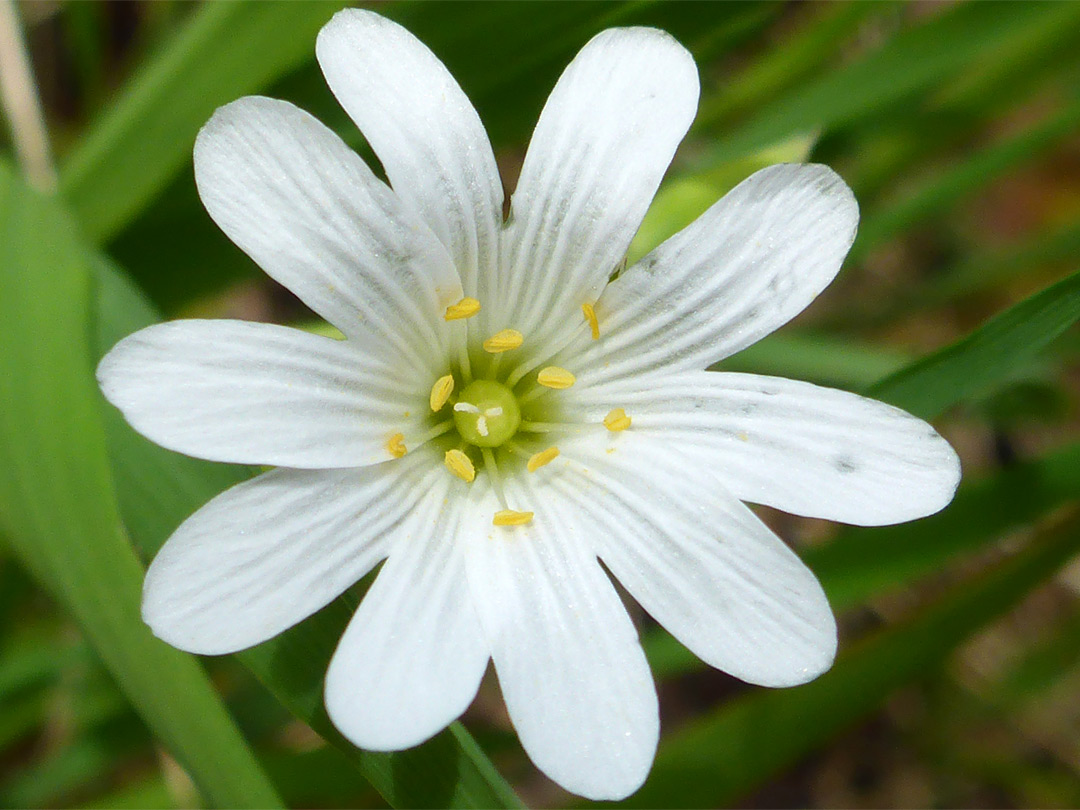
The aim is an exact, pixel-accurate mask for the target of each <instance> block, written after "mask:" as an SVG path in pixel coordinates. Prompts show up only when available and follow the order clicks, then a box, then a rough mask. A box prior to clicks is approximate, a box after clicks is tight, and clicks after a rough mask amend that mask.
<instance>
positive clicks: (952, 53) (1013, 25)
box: [706, 3, 1067, 164]
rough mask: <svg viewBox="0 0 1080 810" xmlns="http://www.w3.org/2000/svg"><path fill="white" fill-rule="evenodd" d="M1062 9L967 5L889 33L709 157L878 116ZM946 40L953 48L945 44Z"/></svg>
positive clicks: (717, 159) (796, 91)
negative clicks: (879, 42)
mask: <svg viewBox="0 0 1080 810" xmlns="http://www.w3.org/2000/svg"><path fill="white" fill-rule="evenodd" d="M1064 5H1067V4H1064ZM1061 13H1062V12H1061V10H1060V7H1058V6H1057V5H1056V4H1053V3H1046V4H1044V3H963V4H959V5H956V6H953V7H951V8H948V9H946V10H944V11H941V12H940V13H938V14H936V15H933V16H931V17H929V18H928V19H926V21H925V22H922V23H920V24H918V25H916V26H914V27H912V28H910V29H908V30H905V31H901V32H900V33H898V34H896V35H895V36H893V37H890V38H888V39H887V40H886V41H885V44H884V45H882V46H881V47H880V48H878V49H877V50H874V51H872V52H870V53H868V54H866V55H865V56H863V57H862V58H860V59H858V60H856V61H854V62H852V63H850V64H847V65H844V66H842V67H840V68H837V69H836V70H834V71H832V72H830V73H828V74H826V75H825V76H822V77H821V78H818V79H815V80H812V81H808V82H806V83H804V84H802V85H800V86H797V87H795V88H792V89H791V90H790V91H789V92H788V93H787V94H785V95H784V96H782V97H781V98H779V99H778V100H776V101H775V102H773V103H772V104H770V105H768V106H766V107H765V108H764V109H762V111H761V112H760V113H759V114H758V115H757V116H755V117H754V118H752V119H751V120H749V121H748V122H747V123H746V124H745V125H743V126H742V127H740V128H739V129H737V130H736V131H735V132H734V133H733V134H732V135H730V136H729V137H727V138H725V139H723V140H722V141H721V142H720V143H718V144H717V145H716V147H715V148H714V149H713V150H711V151H710V152H709V153H708V155H707V158H706V160H707V162H709V163H710V164H711V163H722V162H725V161H728V160H732V159H734V158H737V157H741V156H743V155H746V154H749V153H751V152H754V151H756V150H758V149H761V148H762V147H765V146H768V145H769V144H772V143H776V142H778V141H781V140H784V139H785V138H789V137H791V136H793V135H797V134H800V133H806V132H814V131H819V130H827V129H831V128H834V127H837V126H840V125H843V124H847V123H850V122H853V121H857V120H860V119H867V118H870V117H873V116H876V115H879V114H881V113H882V112H884V111H886V110H887V109H888V108H889V107H890V106H893V105H896V104H897V103H899V102H901V101H903V100H905V99H907V98H908V97H910V96H912V95H914V94H919V93H924V92H927V91H929V90H932V89H935V88H936V87H937V86H939V85H940V84H941V82H943V81H944V80H945V79H946V78H947V77H950V76H952V75H954V74H956V73H957V72H959V71H960V70H961V69H963V68H966V67H967V66H968V65H970V64H971V63H972V62H974V61H976V60H979V59H982V58H984V57H985V56H986V55H988V54H991V53H993V52H994V51H995V50H996V49H998V48H1000V47H1002V46H1003V45H1004V44H1005V43H1007V42H1009V41H1011V40H1014V39H1017V38H1020V37H1025V36H1027V32H1028V30H1029V29H1030V28H1031V27H1033V26H1039V27H1041V26H1042V25H1043V24H1044V22H1045V20H1046V19H1047V18H1048V17H1052V16H1055V15H1060V14H1061ZM943 42H947V43H949V47H942V43H943Z"/></svg>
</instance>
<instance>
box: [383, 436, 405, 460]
mask: <svg viewBox="0 0 1080 810" xmlns="http://www.w3.org/2000/svg"><path fill="white" fill-rule="evenodd" d="M386 452H387V453H389V454H390V455H392V456H393V457H394V458H401V457H402V456H403V455H405V454H406V453H407V452H409V451H408V450H407V449H405V434H404V433H395V434H394V435H393V436H391V437H390V438H389V439H387V440H386Z"/></svg>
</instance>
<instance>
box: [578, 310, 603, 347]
mask: <svg viewBox="0 0 1080 810" xmlns="http://www.w3.org/2000/svg"><path fill="white" fill-rule="evenodd" d="M581 311H582V312H584V313H585V320H586V321H588V322H589V331H590V332H592V339H593V340H599V339H600V321H598V320H596V310H595V309H594V308H593V305H592V304H582V305H581Z"/></svg>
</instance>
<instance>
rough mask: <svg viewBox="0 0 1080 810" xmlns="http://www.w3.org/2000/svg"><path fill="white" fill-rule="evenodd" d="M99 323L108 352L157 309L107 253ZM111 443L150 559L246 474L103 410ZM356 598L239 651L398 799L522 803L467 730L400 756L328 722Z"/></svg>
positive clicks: (100, 269)
mask: <svg viewBox="0 0 1080 810" xmlns="http://www.w3.org/2000/svg"><path fill="white" fill-rule="evenodd" d="M96 271H97V277H98V278H99V285H98V291H99V296H98V301H97V313H98V318H97V329H96V331H95V334H94V343H95V348H96V350H97V353H98V355H101V354H104V352H105V351H107V350H108V349H110V348H111V347H112V345H113V344H114V343H115V342H116V340H118V339H119V338H120V337H122V336H124V335H127V334H130V333H131V332H133V331H135V330H136V329H139V328H142V327H144V326H149V325H150V324H151V323H156V322H157V320H158V316H157V313H156V312H155V311H154V309H153V307H152V306H151V305H150V304H149V303H148V302H147V301H146V299H145V298H143V297H142V296H141V294H140V293H139V291H138V290H137V289H136V288H135V287H134V286H133V285H132V284H131V283H130V282H129V281H127V279H126V278H124V276H123V275H122V274H121V272H120V271H119V270H118V269H117V268H116V267H115V265H113V264H112V263H111V262H109V261H108V260H107V259H103V258H102V259H99V260H98V261H97V264H96ZM109 411H110V413H109V415H108V419H107V421H106V425H107V428H108V431H107V435H108V442H109V448H110V457H111V459H112V462H113V465H114V467H113V468H114V470H115V476H116V482H117V490H118V493H119V498H120V504H121V506H122V507H123V510H124V511H123V514H124V517H125V520H126V521H127V525H128V527H129V529H130V530H131V532H132V536H133V538H134V540H135V542H136V544H137V545H138V546H139V548H140V549H141V550H142V551H143V553H144V554H145V555H146V556H147V557H151V556H153V555H154V554H155V553H156V552H157V549H158V548H159V547H160V546H161V544H162V543H164V542H165V540H166V539H167V538H168V536H169V535H170V534H171V533H172V531H173V530H174V529H175V528H176V526H177V525H178V524H179V523H180V521H181V520H183V519H184V518H186V517H187V516H188V515H190V514H191V513H192V512H194V511H195V510H196V509H197V508H198V507H200V506H202V504H203V503H205V502H206V501H207V500H209V499H210V498H211V497H212V496H214V495H216V494H217V493H218V492H219V491H221V489H223V488H225V487H226V486H228V485H230V484H232V483H235V482H237V481H240V480H243V479H244V478H246V477H248V476H250V474H251V471H250V470H246V469H244V468H240V467H229V466H225V465H218V464H210V463H208V462H203V461H198V460H196V459H191V458H187V457H186V456H181V455H179V454H177V453H172V452H170V451H168V450H165V449H164V448H161V447H159V446H157V445H155V444H153V443H151V442H149V441H147V440H146V439H144V438H142V437H141V436H139V435H138V434H136V433H135V432H134V431H133V430H132V429H131V428H130V427H129V426H128V425H127V424H126V423H125V422H124V421H123V418H122V417H120V415H119V412H117V411H116V410H115V409H113V408H109ZM352 613H353V609H352V606H350V605H349V604H347V602H346V600H345V599H344V598H340V599H337V600H335V601H334V602H332V603H331V604H330V605H328V606H327V607H326V608H324V609H323V610H321V611H320V612H318V613H317V614H315V615H314V616H312V617H310V618H308V619H307V620H305V621H304V622H302V623H301V624H299V625H297V626H296V627H294V628H292V629H290V630H288V631H286V632H285V633H282V634H281V635H279V636H277V637H276V638H273V639H271V640H270V641H267V642H265V643H263V644H260V645H259V646H258V647H255V648H252V649H250V650H246V651H244V652H241V653H238V654H237V657H238V658H239V659H240V660H241V661H242V662H243V663H244V665H245V666H247V667H248V669H250V670H251V671H252V672H253V673H254V674H255V675H256V676H257V677H258V678H259V680H261V681H262V682H263V683H264V684H266V686H267V687H268V688H269V689H270V691H271V692H273V694H274V696H275V697H277V699H278V700H279V701H281V703H282V704H283V705H285V706H286V707H287V708H288V709H289V710H290V711H291V712H292V713H293V714H295V715H296V716H297V717H300V718H302V719H303V720H304V721H305V722H306V723H308V724H309V725H310V726H311V727H312V728H313V729H314V730H315V731H316V732H318V733H319V734H320V735H321V736H322V737H323V738H325V739H326V740H328V741H329V742H330V743H332V744H333V745H335V746H336V747H337V748H339V749H340V750H341V751H342V752H344V753H345V755H346V756H347V757H348V759H349V761H351V762H352V764H353V765H354V766H355V767H356V768H357V769H358V770H359V771H360V773H361V774H363V776H364V777H365V778H366V779H367V780H368V781H369V782H370V783H371V784H372V786H373V787H374V788H375V789H376V790H378V791H379V793H381V794H382V796H383V797H384V798H385V799H386V800H387V801H388V802H389V803H390V804H391V805H392V806H394V807H518V806H520V804H521V803H520V801H519V800H518V798H517V797H516V796H515V795H514V793H513V790H512V789H511V788H510V786H509V785H508V784H507V783H506V781H505V780H504V779H503V778H502V777H501V776H500V775H499V774H498V772H497V771H496V770H495V768H494V766H493V765H492V764H491V763H490V762H489V761H488V759H487V758H486V757H485V756H484V754H483V752H482V751H481V750H480V749H479V747H477V746H476V744H475V742H473V740H472V738H471V737H470V736H469V734H468V732H466V731H465V729H464V728H463V727H462V726H461V725H460V723H454V724H453V725H452V726H451V727H450V729H448V730H447V731H444V732H443V733H441V734H440V735H438V736H437V737H435V738H434V739H432V740H429V741H428V742H426V743H424V744H423V745H420V746H418V747H416V748H413V749H410V750H408V751H403V752H400V753H396V754H385V753H374V752H369V751H361V750H359V749H358V748H356V747H355V746H353V745H352V744H351V743H349V742H348V741H347V740H346V739H345V738H344V737H342V736H341V734H340V733H338V731H337V729H335V728H334V726H333V724H332V723H331V722H330V720H329V718H328V717H327V716H326V711H325V709H324V707H323V701H322V687H323V678H324V676H325V674H326V668H327V665H328V663H329V661H330V656H331V655H332V654H333V652H334V648H335V647H336V645H337V642H338V639H340V638H341V634H342V632H343V631H344V629H345V625H346V624H347V622H348V621H349V619H350V618H351V617H352Z"/></svg>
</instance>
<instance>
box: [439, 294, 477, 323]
mask: <svg viewBox="0 0 1080 810" xmlns="http://www.w3.org/2000/svg"><path fill="white" fill-rule="evenodd" d="M479 311H480V302H479V301H477V300H476V299H475V298H462V299H461V300H460V301H458V302H457V303H456V304H451V305H450V306H448V307H447V308H446V314H445V315H443V320H446V321H460V320H462V319H463V318H471V317H472V316H473V315H475V314H476V313H477V312H479Z"/></svg>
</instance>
